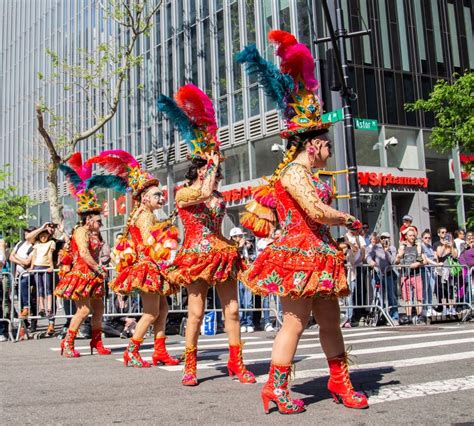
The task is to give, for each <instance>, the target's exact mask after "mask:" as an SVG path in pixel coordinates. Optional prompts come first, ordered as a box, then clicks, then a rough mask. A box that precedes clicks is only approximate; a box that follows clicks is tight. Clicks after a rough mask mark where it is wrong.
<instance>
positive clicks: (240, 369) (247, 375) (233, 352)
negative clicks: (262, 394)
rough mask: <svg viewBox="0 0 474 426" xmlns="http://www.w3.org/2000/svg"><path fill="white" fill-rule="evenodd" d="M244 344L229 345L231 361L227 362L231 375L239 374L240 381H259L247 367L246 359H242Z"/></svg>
mask: <svg viewBox="0 0 474 426" xmlns="http://www.w3.org/2000/svg"><path fill="white" fill-rule="evenodd" d="M243 346H244V345H242V344H240V345H236V346H229V362H228V363H227V369H228V370H229V376H230V377H232V376H237V378H238V379H239V382H240V383H257V381H256V380H255V376H254V375H253V373H252V372H251V371H248V370H247V369H246V368H245V365H244V360H243V359H242V347H243Z"/></svg>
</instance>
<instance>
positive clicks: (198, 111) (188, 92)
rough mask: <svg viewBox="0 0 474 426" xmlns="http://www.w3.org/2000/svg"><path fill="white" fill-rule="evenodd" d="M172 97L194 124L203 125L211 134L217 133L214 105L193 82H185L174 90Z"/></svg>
mask: <svg viewBox="0 0 474 426" xmlns="http://www.w3.org/2000/svg"><path fill="white" fill-rule="evenodd" d="M174 98H175V100H176V103H177V104H178V106H179V107H180V108H181V109H182V110H183V111H184V113H185V114H186V115H187V116H188V117H189V119H190V120H191V122H192V123H193V124H194V125H196V126H198V127H205V128H206V130H207V132H208V133H210V134H212V135H214V134H216V133H217V122H216V112H215V110H214V105H212V101H211V100H210V99H209V96H207V95H206V94H205V93H204V92H203V91H202V90H201V89H199V88H198V87H196V86H195V85H194V84H186V85H185V86H182V87H181V88H180V89H179V90H178V92H176V94H175V96H174Z"/></svg>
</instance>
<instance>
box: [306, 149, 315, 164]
mask: <svg viewBox="0 0 474 426" xmlns="http://www.w3.org/2000/svg"><path fill="white" fill-rule="evenodd" d="M306 152H307V153H308V157H309V161H311V164H313V163H314V157H315V155H316V148H315V147H314V146H309V147H308V149H307V150H306Z"/></svg>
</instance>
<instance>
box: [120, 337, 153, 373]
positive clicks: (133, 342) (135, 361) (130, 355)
mask: <svg viewBox="0 0 474 426" xmlns="http://www.w3.org/2000/svg"><path fill="white" fill-rule="evenodd" d="M142 342H143V339H134V338H131V339H130V341H129V343H128V348H127V349H126V350H125V352H124V353H123V363H124V364H125V367H128V365H129V364H131V365H132V367H135V368H148V367H151V365H150V363H149V362H147V361H144V360H143V359H142V357H141V356H140V352H138V351H139V350H140V345H141V344H142Z"/></svg>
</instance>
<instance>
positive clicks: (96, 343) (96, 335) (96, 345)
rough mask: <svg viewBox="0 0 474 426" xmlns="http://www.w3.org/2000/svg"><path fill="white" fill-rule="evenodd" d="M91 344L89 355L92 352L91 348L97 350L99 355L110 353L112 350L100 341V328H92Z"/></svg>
mask: <svg viewBox="0 0 474 426" xmlns="http://www.w3.org/2000/svg"><path fill="white" fill-rule="evenodd" d="M90 346H91V355H92V354H93V349H95V350H96V351H97V353H98V354H99V355H110V354H111V353H112V351H111V350H110V349H109V348H106V347H104V343H103V342H102V330H101V329H98V330H92V340H91V343H90Z"/></svg>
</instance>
